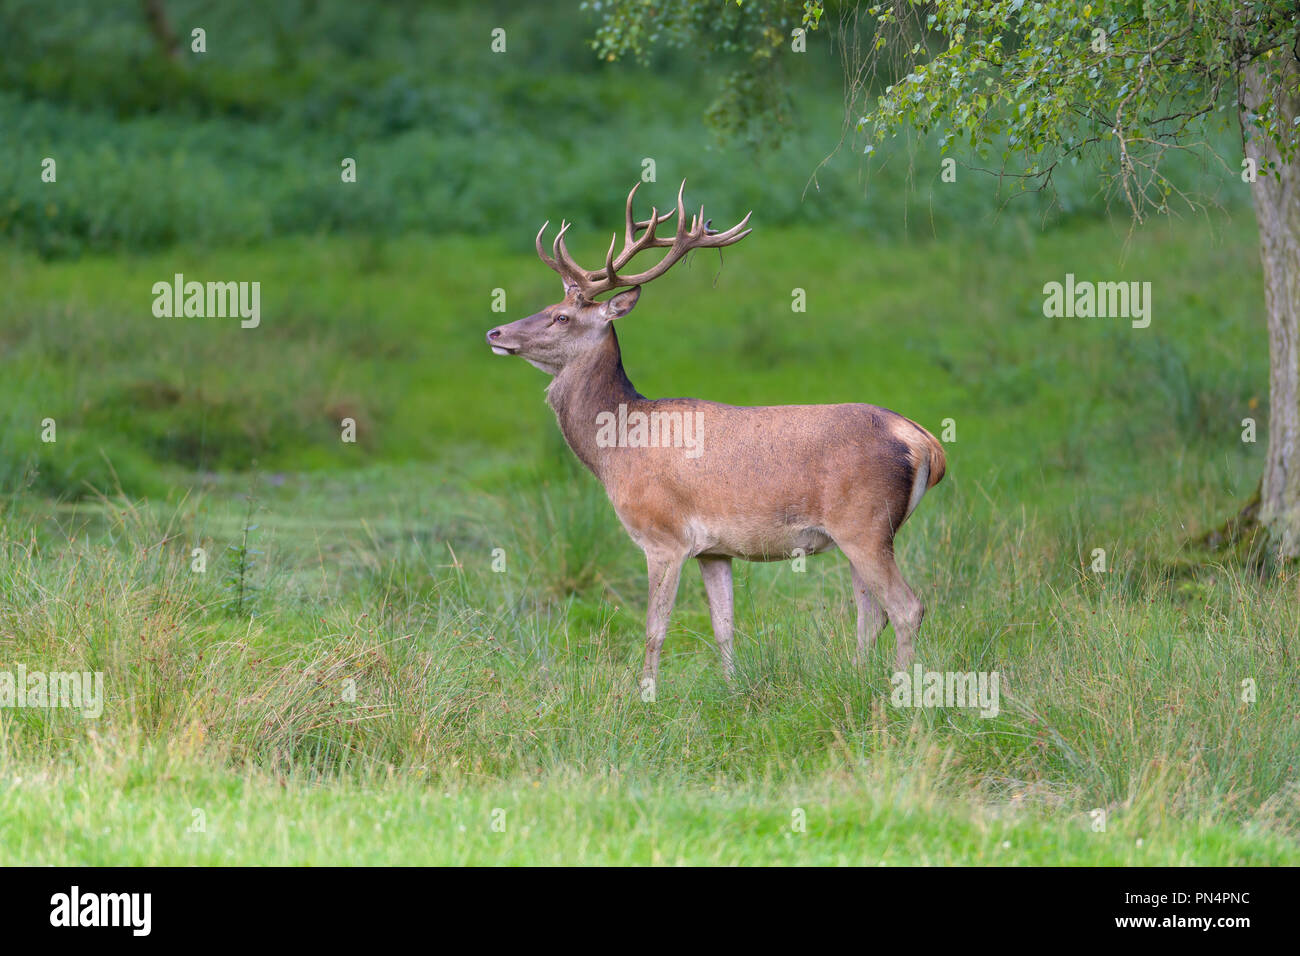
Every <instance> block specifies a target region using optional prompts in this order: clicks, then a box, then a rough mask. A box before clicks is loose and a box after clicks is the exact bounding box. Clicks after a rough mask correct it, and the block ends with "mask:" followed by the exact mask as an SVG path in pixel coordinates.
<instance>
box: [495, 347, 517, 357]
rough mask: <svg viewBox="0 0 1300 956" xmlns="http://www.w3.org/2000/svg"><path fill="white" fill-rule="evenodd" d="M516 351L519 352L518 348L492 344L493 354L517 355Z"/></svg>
mask: <svg viewBox="0 0 1300 956" xmlns="http://www.w3.org/2000/svg"><path fill="white" fill-rule="evenodd" d="M518 353H519V350H518V349H511V348H506V347H505V346H504V345H494V346H492V354H493V355H517V354H518Z"/></svg>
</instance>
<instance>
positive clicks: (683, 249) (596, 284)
mask: <svg viewBox="0 0 1300 956" xmlns="http://www.w3.org/2000/svg"><path fill="white" fill-rule="evenodd" d="M640 186H641V184H640V183H637V184H636V185H635V186H633V187H632V191H631V192H630V193H628V194H627V210H626V219H627V224H626V227H625V228H624V231H623V249H622V251H621V252H619V253H618V255H615V254H614V246H615V245H616V244H617V243H618V233H614V236H613V238H611V239H610V240H609V251H608V252H607V253H605V268H603V269H598V270H596V271H594V272H592V271H588V270H586V269H583V268H582V267H581V266H579V265H578V264H577V263H576V262H574V261H573V257H572V256H570V255H569V250H568V249H567V248H565V245H564V234H565V233H566V232H568V230H569V226H570V225H572V224H571V223H568V222H561V223H560V231H559V232H558V233H556V236H555V241H554V242H553V243H552V244H551V255H549V256H548V255H547V254H546V250H545V249H544V248H543V247H542V236H543V235H544V234H545V233H546V227H547V226H549V225H550V221H549V220H548V221H547V222H546V223H544V224H543V225H542V228H541V229H540V230H538V233H537V239H536V240H535V243H536V246H537V254H538V255H539V256H541V259H542V261H543V262H545V263H546V264H547V265H548V266H550V267H551V268H552V269H554V270H555V271H556V272H558V273H559V274H560V278H561V279H562V280H563V281H564V288H565V291H566V292H568V293H570V294H576V295H578V296H579V297H581V298H584V299H586V300H588V301H591V300H592V298H593V297H594V296H597V295H600V294H601V293H604V292H612V291H613V290H614V289H621V288H625V287H627V286H634V285H641V284H643V283H646V282H649V281H650V280H651V279H657V278H659V277H660V276H661V275H663V274H664V273H665V272H667V271H668V270H669V269H671V268H672V267H673V265H674V264H676V263H677V262H678V260H680V259H681V258H682V257H683V256H685V255H686V253H688V252H690V251H691V250H692V249H715V248H721V247H722V246H729V245H731V244H732V243H736V242H739V241H740V240H741V239H744V238H745V237H746V236H747V235H749V234H750V233H751V232H752V231H753V230H752V229H746V228H745V226H746V224H747V223H748V222H749V217H750V216H752V215H753V212H752V211H751V212H748V213H746V214H745V218H744V219H742V220H740V222H739V223H737V224H736V225H734V226H732V227H731V228H730V229H728V230H726V231H725V232H718V231H717V230H715V229H713V228H712V224H713V220H711V219H705V218H704V207H703V206H701V207H700V211H699V212H698V213H697V214H695V215H694V216H692V217H691V221H690V225H689V226H688V225H687V223H686V205H685V202H684V200H683V197H684V195H685V193H686V180H684V179H683V180H682V185H681V188H680V189H678V190H677V208H676V209H670V210H669V211H668V212H666V213H664V214H663V215H662V216H661V215H659V210H658V209H657V208H652V209H651V210H650V218H649V219H643V220H637V219H634V218H633V215H632V199H633V197H634V196H636V191H637V189H638V188H640ZM673 216H676V217H677V230H676V233H675V234H674V236H673V237H672V238H671V239H666V238H660V237H658V236H656V235H655V230H656V229H658V228H659V227H660V226H661V225H663V223H665V222H667V221H668V220H669V219H671V218H672V217H673ZM638 232H640V233H642V235H641V237H640V238H639V239H638V238H637V233H638ZM646 249H667V250H668V251H667V252H666V253H664V257H663V258H662V259H660V260H659V261H658V262H657V263H655V264H654V265H653V266H651V267H650V268H649V269H647V270H646V271H645V272H638V273H636V274H635V275H619V270H620V269H622V268H624V267H625V266H626V265H627V264H628V263H629V262H631V261H632V258H633V257H634V256H636V255H637V253H640V252H644V251H645V250H646Z"/></svg>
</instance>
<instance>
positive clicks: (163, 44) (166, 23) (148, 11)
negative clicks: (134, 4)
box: [140, 0, 181, 60]
mask: <svg viewBox="0 0 1300 956" xmlns="http://www.w3.org/2000/svg"><path fill="white" fill-rule="evenodd" d="M140 4H141V6H142V7H143V8H144V19H145V22H146V23H148V24H149V32H150V33H152V34H153V38H154V40H155V42H157V44H158V51H159V52H160V53H162V55H163V56H165V57H167V59H169V60H174V59H176V57H177V55H178V54H179V52H180V48H181V44H180V40H178V39H176V31H175V30H173V29H172V22H171V20H169V19H168V18H167V8H166V7H165V6H164V5H163V0H140Z"/></svg>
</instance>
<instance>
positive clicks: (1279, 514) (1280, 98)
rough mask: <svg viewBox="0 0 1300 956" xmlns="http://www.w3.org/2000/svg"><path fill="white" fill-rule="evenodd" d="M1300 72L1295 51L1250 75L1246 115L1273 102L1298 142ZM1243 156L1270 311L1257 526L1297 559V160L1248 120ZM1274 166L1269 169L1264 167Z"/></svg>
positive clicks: (1284, 129) (1279, 54)
mask: <svg viewBox="0 0 1300 956" xmlns="http://www.w3.org/2000/svg"><path fill="white" fill-rule="evenodd" d="M1297 80H1300V64H1297V61H1296V58H1295V56H1294V54H1293V53H1292V52H1291V51H1290V50H1286V51H1285V52H1283V51H1276V52H1275V53H1274V58H1273V59H1271V60H1266V61H1263V62H1261V63H1254V62H1252V63H1251V64H1249V65H1248V66H1247V67H1246V70H1245V75H1244V81H1243V84H1242V85H1243V89H1242V94H1243V95H1242V100H1243V103H1244V106H1245V109H1246V110H1248V111H1251V112H1255V113H1262V112H1263V111H1264V109H1265V107H1266V104H1267V103H1268V102H1269V101H1270V100H1271V101H1272V102H1273V103H1274V104H1275V105H1276V107H1277V109H1278V117H1277V127H1278V129H1279V131H1280V133H1281V135H1282V136H1283V137H1288V138H1289V137H1293V136H1295V135H1296V127H1295V126H1294V125H1293V124H1294V122H1295V118H1296V116H1297V115H1300V92H1297V89H1296V83H1297ZM1242 122H1243V124H1244V128H1245V129H1246V132H1247V135H1248V136H1249V137H1250V138H1249V140H1248V141H1247V143H1246V156H1247V157H1249V158H1250V159H1253V160H1254V161H1255V165H1256V168H1257V169H1258V179H1257V180H1256V181H1255V184H1254V185H1253V186H1252V187H1251V191H1252V194H1253V196H1254V200H1255V218H1256V219H1257V220H1258V222H1259V251H1260V258H1261V259H1262V260H1263V265H1264V298H1265V304H1266V307H1267V310H1268V351H1269V394H1268V459H1267V461H1266V462H1265V465H1264V477H1263V481H1262V483H1261V486H1260V509H1259V519H1260V522H1261V523H1262V524H1263V525H1264V526H1265V527H1266V528H1268V531H1269V534H1270V536H1271V537H1272V540H1273V544H1274V546H1275V547H1276V548H1277V549H1278V550H1279V551H1280V554H1281V555H1282V556H1283V557H1287V558H1294V557H1297V556H1300V157H1295V156H1293V157H1291V158H1290V159H1289V160H1287V159H1284V158H1283V157H1282V156H1281V155H1280V154H1279V151H1278V148H1277V144H1276V143H1274V142H1273V141H1272V140H1271V139H1270V138H1269V137H1268V136H1267V134H1265V133H1264V132H1263V131H1260V130H1256V129H1253V128H1252V127H1251V126H1250V125H1249V123H1248V122H1247V121H1246V120H1245V119H1244V118H1243V121H1242ZM1266 162H1267V163H1270V164H1274V165H1273V166H1272V167H1271V168H1269V169H1267V170H1266V169H1265V163H1266Z"/></svg>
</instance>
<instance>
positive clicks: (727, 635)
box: [697, 554, 736, 680]
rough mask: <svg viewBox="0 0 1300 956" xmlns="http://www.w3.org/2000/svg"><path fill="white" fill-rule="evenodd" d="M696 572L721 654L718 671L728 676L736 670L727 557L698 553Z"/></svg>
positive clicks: (733, 613)
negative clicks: (706, 599)
mask: <svg viewBox="0 0 1300 956" xmlns="http://www.w3.org/2000/svg"><path fill="white" fill-rule="evenodd" d="M697 560H698V561H699V562H700V574H701V575H702V576H703V578H704V593H705V594H706V595H708V598H709V619H710V620H711V621H712V622H713V637H714V639H715V640H716V641H717V642H718V654H719V655H720V656H721V657H722V673H723V674H724V675H726V678H727V680H731V678H732V675H734V674H735V673H736V659H735V656H734V654H733V652H732V645H731V637H732V632H733V630H734V627H735V608H734V604H733V600H732V589H731V558H726V557H713V556H710V555H703V554H702V555H700V556H699V558H698V559H697Z"/></svg>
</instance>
